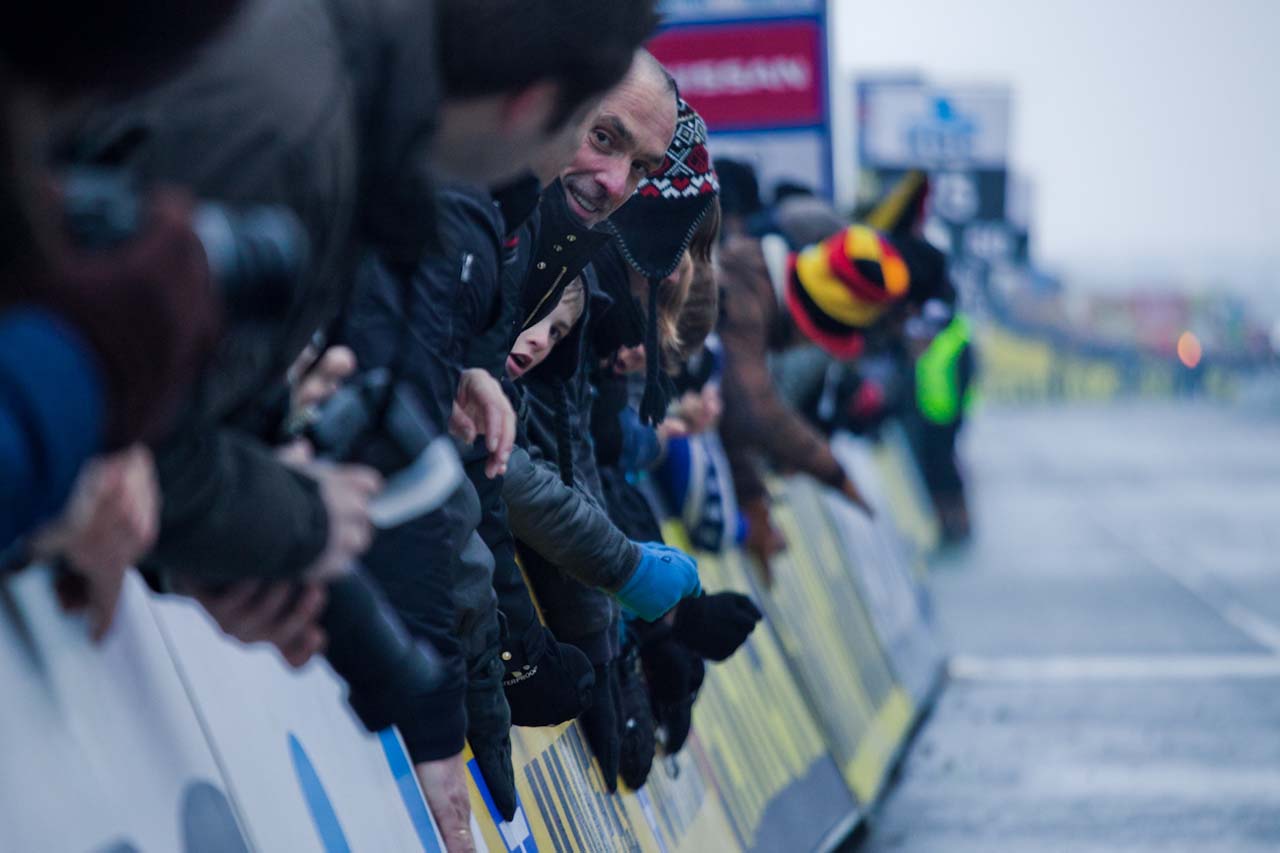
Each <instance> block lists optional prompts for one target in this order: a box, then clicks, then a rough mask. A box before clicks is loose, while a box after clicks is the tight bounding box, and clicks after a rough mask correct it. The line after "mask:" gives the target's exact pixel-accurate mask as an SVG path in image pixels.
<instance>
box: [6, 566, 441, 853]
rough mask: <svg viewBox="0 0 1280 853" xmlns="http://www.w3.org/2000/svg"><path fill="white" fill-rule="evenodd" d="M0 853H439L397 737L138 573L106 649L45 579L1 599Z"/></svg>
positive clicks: (328, 688)
mask: <svg viewBox="0 0 1280 853" xmlns="http://www.w3.org/2000/svg"><path fill="white" fill-rule="evenodd" d="M0 683H2V684H4V693H3V701H0V756H3V760H0V850H4V851H6V853H7V851H10V850H12V851H15V853H19V851H20V853H27V851H40V853H45V852H46V851H64V850H65V851H76V853H83V851H102V852H103V853H106V851H111V853H124V852H125V851H162V853H170V851H175V853H176V851H183V853H238V851H248V850H260V851H289V853H294V851H323V853H339V851H348V850H355V851H401V850H404V851H411V850H425V851H431V853H436V851H441V850H443V849H444V845H443V844H442V843H441V842H440V837H439V834H438V832H437V831H436V828H435V826H434V824H433V823H432V821H431V818H430V815H429V813H428V812H427V808H426V804H425V803H424V801H423V799H422V795H421V792H420V790H419V788H418V785H417V781H416V779H415V778H414V775H413V770H412V767H411V766H410V764H409V761H408V758H407V756H406V755H405V753H404V749H403V746H402V745H401V743H400V740H399V738H398V736H397V735H396V734H395V733H394V732H392V731H388V732H384V733H382V735H381V736H375V735H370V734H368V733H367V732H365V731H364V729H363V728H362V727H361V725H360V723H359V722H358V721H357V720H356V719H355V717H354V716H353V715H352V714H351V712H350V711H349V710H348V707H347V705H346V702H345V699H344V698H343V691H344V688H343V687H342V685H341V682H340V681H339V680H338V679H337V678H336V677H335V676H334V675H333V674H332V672H331V671H330V670H329V669H328V667H327V665H326V664H324V663H322V662H318V663H314V664H312V665H310V666H308V667H307V668H306V669H304V670H303V671H301V672H297V673H295V672H292V671H290V670H289V669H288V668H287V667H286V666H285V665H284V664H283V662H282V661H281V660H280V659H279V658H278V657H277V656H276V654H275V653H274V651H270V650H267V649H247V648H245V647H244V646H241V645H240V644H239V643H236V642H234V641H232V640H229V639H227V638H226V637H224V636H223V635H222V634H221V632H219V631H218V629H217V628H216V627H215V626H214V625H213V624H212V623H211V622H210V621H209V620H208V618H207V617H206V616H205V615H204V613H203V611H201V610H200V609H199V608H197V607H196V606H195V605H194V604H192V603H190V602H188V601H186V600H183V599H178V598H169V597H155V596H152V595H151V594H150V593H149V592H148V591H147V590H146V588H145V586H144V585H143V584H142V582H141V580H140V579H139V578H138V577H137V576H136V575H135V574H133V573H130V575H129V576H128V578H127V580H126V584H125V589H124V594H123V595H122V597H121V603H120V608H119V611H118V612H117V614H116V619H115V623H114V625H113V627H112V630H111V632H110V634H109V635H108V637H107V639H106V641H105V642H104V643H103V644H102V645H100V646H95V645H93V644H91V643H90V642H89V639H88V636H87V630H86V627H85V624H84V620H83V619H80V618H78V617H75V616H69V615H67V614H65V613H63V612H62V610H61V608H60V607H59V605H58V602H57V599H56V596H55V594H54V592H53V588H52V583H51V576H50V573H49V572H47V571H44V570H28V571H25V572H23V573H20V574H19V575H17V576H15V577H14V578H12V579H10V580H8V581H6V582H5V583H4V585H3V587H0Z"/></svg>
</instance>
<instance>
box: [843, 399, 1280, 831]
mask: <svg viewBox="0 0 1280 853" xmlns="http://www.w3.org/2000/svg"><path fill="white" fill-rule="evenodd" d="M966 451H967V458H968V461H969V469H970V470H971V471H972V483H973V491H972V504H973V507H974V510H975V522H976V526H977V529H978V533H977V536H976V539H975V542H974V544H973V545H972V547H971V548H970V549H969V550H968V551H966V552H964V553H958V554H953V555H949V556H947V557H945V558H943V559H941V560H939V562H938V565H937V566H936V568H935V571H934V576H933V586H934V595H935V600H936V605H937V611H938V620H939V624H940V629H941V632H942V634H943V637H944V640H945V641H946V642H947V645H948V648H949V649H950V651H951V653H952V655H953V658H952V662H951V671H952V677H951V681H950V683H949V685H948V686H947V688H946V689H945V691H944V692H943V694H942V696H941V698H940V700H939V702H938V705H937V707H936V709H935V710H934V712H933V714H932V716H931V717H930V718H929V720H928V721H927V722H926V723H925V725H924V727H923V728H922V730H921V731H920V733H919V734H918V735H917V737H916V740H915V742H914V745H913V747H912V749H911V752H910V754H909V756H908V757H907V759H906V760H905V762H904V765H903V768H902V771H901V775H900V778H899V779H898V780H897V782H896V783H895V786H894V788H893V790H892V791H891V793H890V795H889V796H888V798H887V799H886V801H885V802H884V804H883V805H882V807H881V808H880V810H879V811H878V813H877V814H876V815H874V817H873V822H872V824H871V830H870V832H869V835H868V836H867V838H866V840H865V841H864V843H863V844H862V845H861V846H860V848H859V849H860V850H862V851H876V853H880V852H881V851H929V853H934V851H937V853H952V851H1071V853H1088V851H1161V853H1164V851H1184V850H1185V851H1219V850H1221V851H1262V850H1280V420H1275V419H1272V420H1264V419H1261V418H1255V417H1250V416H1248V415H1244V414H1241V413H1237V412H1233V411H1229V410H1222V409H1214V408H1210V407H1208V406H1199V405H1191V404H1183V405H1178V404H1125V405H1121V406H1115V407H1107V408H1102V407H1097V408H1093V407H1076V408H1059V409H1053V408H1041V409H1020V410H997V411H989V412H986V413H984V414H983V415H981V416H980V418H979V419H977V420H975V422H974V423H973V424H972V425H971V428H970V430H969V434H968V436H967V437H966Z"/></svg>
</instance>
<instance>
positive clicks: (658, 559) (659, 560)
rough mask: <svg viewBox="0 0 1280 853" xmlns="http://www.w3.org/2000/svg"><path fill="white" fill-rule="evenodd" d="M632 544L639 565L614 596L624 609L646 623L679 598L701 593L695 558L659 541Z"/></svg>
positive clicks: (672, 605) (679, 600)
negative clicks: (638, 548)
mask: <svg viewBox="0 0 1280 853" xmlns="http://www.w3.org/2000/svg"><path fill="white" fill-rule="evenodd" d="M636 544H637V545H639V547H640V565H639V566H637V567H636V571H635V574H633V575H632V576H631V580H629V581H627V583H626V585H625V586H623V587H622V589H620V590H618V592H617V594H616V595H615V596H614V597H615V598H616V599H618V603H619V604H621V605H622V607H623V608H624V609H625V610H627V611H629V612H631V613H633V614H635V615H636V616H638V617H640V618H641V619H643V620H645V621H646V622H656V621H658V620H659V619H661V618H662V617H663V615H664V614H666V613H667V611H669V610H670V609H671V608H673V607H675V606H676V605H677V604H679V603H680V602H681V600H683V599H685V598H688V597H690V596H694V595H701V594H702V584H701V583H700V582H699V581H698V561H697V560H695V559H693V557H690V556H689V555H688V554H686V553H685V552H683V551H681V550H680V549H678V548H672V547H670V546H668V545H663V544H662V543H661V542H638V543H636Z"/></svg>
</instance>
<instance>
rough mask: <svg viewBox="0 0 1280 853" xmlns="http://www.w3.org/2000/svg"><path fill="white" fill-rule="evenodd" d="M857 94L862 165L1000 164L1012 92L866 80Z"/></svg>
mask: <svg viewBox="0 0 1280 853" xmlns="http://www.w3.org/2000/svg"><path fill="white" fill-rule="evenodd" d="M859 91H860V92H861V98H862V103H861V104H860V105H859V106H860V121H861V122H862V126H861V127H860V129H859V135H860V138H861V140H862V157H863V163H862V165H863V167H864V168H876V169H915V168H921V169H941V168H948V167H951V168H959V167H968V168H993V169H998V168H1003V167H1004V166H1005V164H1006V162H1007V160H1008V156H1009V120H1010V116H1009V113H1010V103H1011V100H1012V99H1011V96H1010V92H1009V90H1008V89H1007V88H1005V87H1001V86H968V87H936V86H930V85H926V84H922V83H918V82H885V83H876V82H870V83H865V84H863V85H862V86H861V87H860V88H859Z"/></svg>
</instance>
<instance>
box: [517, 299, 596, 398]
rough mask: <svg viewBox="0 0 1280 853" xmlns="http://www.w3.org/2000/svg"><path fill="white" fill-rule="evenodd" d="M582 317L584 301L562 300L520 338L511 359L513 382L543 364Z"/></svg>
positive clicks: (521, 334)
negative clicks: (582, 302)
mask: <svg viewBox="0 0 1280 853" xmlns="http://www.w3.org/2000/svg"><path fill="white" fill-rule="evenodd" d="M581 315H582V304H581V301H580V300H568V299H561V300H560V304H559V305H557V306H556V308H555V310H554V311H552V312H551V313H550V314H548V315H547V316H546V317H544V318H543V319H542V320H541V321H539V322H538V323H535V324H534V325H532V326H530V327H529V328H527V329H525V330H524V331H523V332H521V333H520V337H518V338H516V343H515V346H513V347H512V348H511V354H510V355H508V356H507V375H508V376H510V377H511V378H512V379H519V378H520V377H521V376H524V375H525V374H526V373H528V372H529V371H530V370H533V369H534V368H535V367H537V366H538V365H539V364H542V362H543V360H544V359H546V357H547V356H548V355H550V354H551V350H552V349H554V348H555V345H556V344H558V343H560V341H562V340H564V337H565V335H567V334H569V331H570V330H571V329H572V328H573V324H574V323H576V322H578V317H580V316H581Z"/></svg>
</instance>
